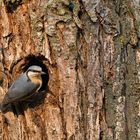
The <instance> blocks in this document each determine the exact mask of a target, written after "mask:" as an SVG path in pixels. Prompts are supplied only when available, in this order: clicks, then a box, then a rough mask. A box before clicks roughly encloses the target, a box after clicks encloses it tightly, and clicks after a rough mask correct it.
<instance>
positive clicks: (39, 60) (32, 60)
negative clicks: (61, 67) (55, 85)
mask: <svg viewBox="0 0 140 140" xmlns="http://www.w3.org/2000/svg"><path fill="white" fill-rule="evenodd" d="M44 59H45V57H43V56H34V55H31V56H28V57H27V58H26V61H27V62H26V66H25V67H24V68H23V72H25V71H26V70H27V69H28V68H29V67H30V66H32V65H37V66H40V67H41V68H42V71H43V72H45V73H46V74H44V75H42V76H41V77H42V86H41V88H40V89H39V91H44V90H47V89H48V81H49V72H48V69H47V66H46V65H45V64H43V60H44Z"/></svg>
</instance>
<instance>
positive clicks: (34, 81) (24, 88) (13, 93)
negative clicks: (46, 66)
mask: <svg viewBox="0 0 140 140" xmlns="http://www.w3.org/2000/svg"><path fill="white" fill-rule="evenodd" d="M42 74H45V72H43V71H42V68H41V67H40V66H36V65H33V66H30V67H29V68H28V70H27V71H26V72H25V73H23V74H21V75H20V77H19V78H18V79H17V80H16V81H14V83H13V84H12V85H11V87H10V88H9V90H8V92H7V94H6V95H5V97H4V99H3V103H2V105H3V106H4V105H7V104H9V103H13V102H18V101H22V100H25V99H27V98H28V97H30V96H31V95H32V94H33V93H35V92H36V91H38V90H39V89H40V87H41V86H42V78H41V75H42Z"/></svg>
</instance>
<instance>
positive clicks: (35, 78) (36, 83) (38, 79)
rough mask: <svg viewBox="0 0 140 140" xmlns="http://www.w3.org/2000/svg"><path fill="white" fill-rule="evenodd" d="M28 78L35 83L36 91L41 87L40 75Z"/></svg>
mask: <svg viewBox="0 0 140 140" xmlns="http://www.w3.org/2000/svg"><path fill="white" fill-rule="evenodd" d="M30 80H31V82H32V83H34V84H35V85H38V89H37V91H38V90H39V89H40V88H41V86H42V79H41V77H32V78H30Z"/></svg>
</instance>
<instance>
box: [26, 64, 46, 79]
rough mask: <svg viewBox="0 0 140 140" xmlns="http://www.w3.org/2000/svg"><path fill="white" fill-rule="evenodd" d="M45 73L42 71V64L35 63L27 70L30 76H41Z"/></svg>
mask: <svg viewBox="0 0 140 140" xmlns="http://www.w3.org/2000/svg"><path fill="white" fill-rule="evenodd" d="M43 74H46V73H45V72H43V71H42V68H41V67H40V66H36V65H33V66H30V67H29V68H28V70H27V76H28V77H29V78H31V77H40V76H41V75H43Z"/></svg>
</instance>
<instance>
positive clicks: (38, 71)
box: [29, 70, 41, 73]
mask: <svg viewBox="0 0 140 140" xmlns="http://www.w3.org/2000/svg"><path fill="white" fill-rule="evenodd" d="M29 71H32V72H38V73H40V72H41V71H38V70H29Z"/></svg>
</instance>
